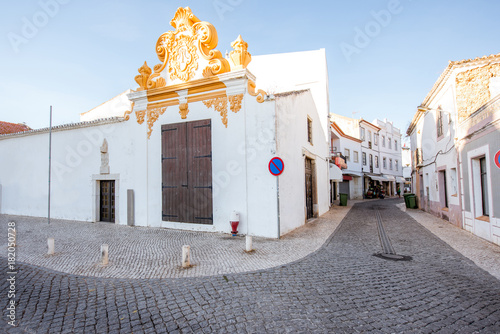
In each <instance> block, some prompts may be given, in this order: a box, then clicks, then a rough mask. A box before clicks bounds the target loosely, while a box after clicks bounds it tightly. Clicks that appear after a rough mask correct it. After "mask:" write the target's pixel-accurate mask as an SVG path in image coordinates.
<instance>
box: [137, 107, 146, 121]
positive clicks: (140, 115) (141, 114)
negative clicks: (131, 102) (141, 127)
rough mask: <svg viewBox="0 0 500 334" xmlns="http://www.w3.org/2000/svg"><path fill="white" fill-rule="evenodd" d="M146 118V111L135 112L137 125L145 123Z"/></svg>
mask: <svg viewBox="0 0 500 334" xmlns="http://www.w3.org/2000/svg"><path fill="white" fill-rule="evenodd" d="M145 116H146V110H137V111H136V112H135V117H137V123H139V124H142V123H144V117H145Z"/></svg>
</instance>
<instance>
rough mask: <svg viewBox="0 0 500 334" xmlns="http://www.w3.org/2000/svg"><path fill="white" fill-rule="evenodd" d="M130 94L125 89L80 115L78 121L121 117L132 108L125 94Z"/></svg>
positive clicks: (128, 90)
mask: <svg viewBox="0 0 500 334" xmlns="http://www.w3.org/2000/svg"><path fill="white" fill-rule="evenodd" d="M131 92H132V90H131V89H127V90H126V91H124V92H123V93H121V94H119V95H117V96H115V97H114V98H112V99H111V100H109V101H106V102H104V103H103V104H101V105H99V106H97V107H95V108H94V109H92V110H89V111H87V112H84V113H82V114H80V121H81V122H88V121H93V120H96V119H101V118H109V117H123V114H124V113H125V111H127V110H131V108H132V102H130V101H129V99H128V97H127V94H129V93H131Z"/></svg>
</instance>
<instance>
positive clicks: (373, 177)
mask: <svg viewBox="0 0 500 334" xmlns="http://www.w3.org/2000/svg"><path fill="white" fill-rule="evenodd" d="M367 176H368V177H369V178H370V179H372V180H374V181H380V182H387V181H389V180H387V179H386V178H385V177H383V176H375V175H367Z"/></svg>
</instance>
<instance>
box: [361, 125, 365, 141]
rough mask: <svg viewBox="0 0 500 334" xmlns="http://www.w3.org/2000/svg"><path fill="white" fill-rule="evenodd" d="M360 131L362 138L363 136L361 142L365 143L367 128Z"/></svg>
mask: <svg viewBox="0 0 500 334" xmlns="http://www.w3.org/2000/svg"><path fill="white" fill-rule="evenodd" d="M360 131H361V134H360V136H361V140H362V141H365V128H361V130H360Z"/></svg>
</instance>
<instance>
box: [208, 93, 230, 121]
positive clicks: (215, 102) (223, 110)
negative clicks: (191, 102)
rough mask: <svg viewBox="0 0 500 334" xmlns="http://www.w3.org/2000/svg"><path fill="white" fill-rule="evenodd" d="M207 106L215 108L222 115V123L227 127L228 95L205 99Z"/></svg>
mask: <svg viewBox="0 0 500 334" xmlns="http://www.w3.org/2000/svg"><path fill="white" fill-rule="evenodd" d="M203 104H204V105H205V106H206V107H207V108H214V110H215V111H217V112H219V113H220V115H221V117H222V124H224V126H225V127H226V128H227V97H225V96H223V97H216V98H214V99H210V100H206V101H203Z"/></svg>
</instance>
